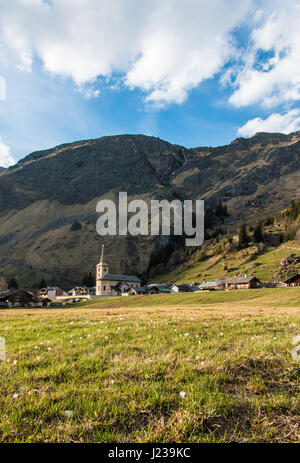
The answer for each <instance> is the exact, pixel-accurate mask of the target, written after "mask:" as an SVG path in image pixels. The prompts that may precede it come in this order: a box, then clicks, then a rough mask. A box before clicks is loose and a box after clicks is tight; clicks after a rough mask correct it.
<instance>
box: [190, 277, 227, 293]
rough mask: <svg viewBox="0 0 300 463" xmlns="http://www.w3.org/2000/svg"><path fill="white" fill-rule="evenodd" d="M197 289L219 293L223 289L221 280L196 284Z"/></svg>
mask: <svg viewBox="0 0 300 463" xmlns="http://www.w3.org/2000/svg"><path fill="white" fill-rule="evenodd" d="M195 286H196V285H195ZM197 287H198V289H200V290H201V291H221V290H222V289H225V285H224V282H223V280H215V281H204V282H203V283H198V284H197Z"/></svg>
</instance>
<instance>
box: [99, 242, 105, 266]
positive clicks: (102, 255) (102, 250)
mask: <svg viewBox="0 0 300 463" xmlns="http://www.w3.org/2000/svg"><path fill="white" fill-rule="evenodd" d="M103 263H104V244H102V246H101V256H100V262H99V264H103Z"/></svg>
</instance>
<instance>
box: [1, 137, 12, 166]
mask: <svg viewBox="0 0 300 463" xmlns="http://www.w3.org/2000/svg"><path fill="white" fill-rule="evenodd" d="M12 164H15V160H14V158H13V157H12V156H11V155H10V148H9V146H6V145H5V144H4V143H3V141H2V137H1V136H0V166H1V167H8V166H10V165H12Z"/></svg>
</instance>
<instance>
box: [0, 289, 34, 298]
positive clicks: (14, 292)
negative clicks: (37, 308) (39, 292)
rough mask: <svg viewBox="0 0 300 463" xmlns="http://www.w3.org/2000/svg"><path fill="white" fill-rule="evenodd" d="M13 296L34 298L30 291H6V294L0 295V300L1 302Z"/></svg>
mask: <svg viewBox="0 0 300 463" xmlns="http://www.w3.org/2000/svg"><path fill="white" fill-rule="evenodd" d="M14 295H20V296H21V295H26V296H29V297H30V298H31V299H33V298H34V294H33V293H32V292H31V291H26V290H25V289H15V290H13V291H8V292H7V293H6V294H1V295H0V299H1V300H3V299H7V298H9V297H10V296H14Z"/></svg>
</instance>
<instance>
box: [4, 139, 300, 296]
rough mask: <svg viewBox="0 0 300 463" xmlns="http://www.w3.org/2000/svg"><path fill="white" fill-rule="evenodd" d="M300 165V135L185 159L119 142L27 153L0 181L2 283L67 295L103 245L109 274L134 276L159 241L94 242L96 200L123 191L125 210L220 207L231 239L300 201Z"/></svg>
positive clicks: (171, 150)
mask: <svg viewBox="0 0 300 463" xmlns="http://www.w3.org/2000/svg"><path fill="white" fill-rule="evenodd" d="M299 161H300V132H295V133H292V134H290V135H283V134H269V133H259V134H257V135H255V136H254V137H252V138H249V139H244V138H238V139H237V140H235V141H233V142H232V143H231V144H230V145H226V146H221V147H216V148H212V147H210V148H209V147H202V148H201V147H200V148H192V149H187V148H185V147H182V146H178V145H172V144H170V143H168V142H166V141H163V140H160V139H158V138H155V137H147V136H144V135H120V136H111V137H102V138H99V139H94V140H85V141H80V142H75V143H69V144H64V145H60V146H57V147H55V148H52V149H49V150H45V151H39V152H35V153H31V154H29V155H28V156H26V157H25V158H24V159H22V160H20V161H19V162H18V163H17V164H16V165H15V166H12V167H10V168H8V169H4V170H2V171H1V172H0V275H1V276H4V277H6V278H9V277H11V276H15V277H16V278H17V279H18V280H19V281H20V282H21V284H24V285H25V286H26V285H30V284H32V283H36V282H37V281H38V280H40V279H41V278H42V277H43V278H45V279H46V280H47V281H48V282H49V283H50V282H51V284H62V285H64V286H66V287H68V286H71V285H73V284H75V283H80V281H81V278H82V276H83V275H84V274H86V273H89V272H90V271H93V269H94V265H95V264H96V263H97V261H98V259H99V252H100V244H101V243H102V242H104V243H105V249H106V258H107V260H108V261H109V263H110V265H111V268H110V270H111V271H112V272H121V271H122V272H134V273H139V274H141V273H142V272H143V271H144V270H145V269H146V268H147V266H148V262H149V258H150V255H151V253H153V251H154V250H155V248H156V247H157V240H156V239H155V238H152V237H150V236H148V237H131V236H126V237H119V236H116V237H109V236H106V237H104V238H102V237H100V236H98V235H97V233H96V230H95V223H96V220H97V218H98V214H97V213H96V204H97V202H98V201H99V200H100V199H104V198H107V199H113V200H115V201H116V202H117V198H118V193H119V191H127V192H128V195H129V200H130V199H132V198H142V199H145V200H146V201H149V200H151V199H163V198H166V199H168V200H172V199H174V198H179V199H182V200H183V199H205V200H206V206H207V207H215V206H216V205H217V204H218V203H219V202H220V201H222V202H223V203H226V205H227V206H228V209H229V212H230V217H229V218H228V219H226V220H225V222H226V227H227V228H228V230H229V231H230V229H231V228H232V229H233V230H234V229H236V226H237V224H238V223H240V222H241V221H246V222H248V223H251V222H254V221H255V220H256V218H257V217H258V216H262V217H264V216H266V215H269V214H273V213H276V212H278V211H280V210H281V209H283V208H284V207H286V206H287V205H288V204H289V202H290V200H291V199H293V198H294V197H296V196H300V181H299V180H300V162H299ZM160 240H161V242H163V239H162V238H160Z"/></svg>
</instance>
